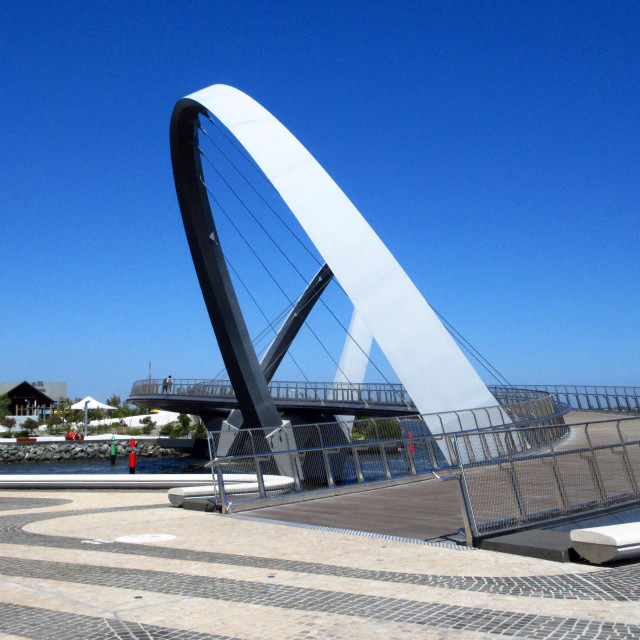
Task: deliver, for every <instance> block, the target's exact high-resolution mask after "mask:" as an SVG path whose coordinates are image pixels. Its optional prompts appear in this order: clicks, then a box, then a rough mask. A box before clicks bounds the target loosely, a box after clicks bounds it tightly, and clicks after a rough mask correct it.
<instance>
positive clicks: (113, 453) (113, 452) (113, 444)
mask: <svg viewBox="0 0 640 640" xmlns="http://www.w3.org/2000/svg"><path fill="white" fill-rule="evenodd" d="M117 451H118V449H117V447H116V434H115V433H114V434H112V436H111V464H115V463H116V453H117Z"/></svg>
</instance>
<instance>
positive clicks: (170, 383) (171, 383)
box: [167, 376, 173, 393]
mask: <svg viewBox="0 0 640 640" xmlns="http://www.w3.org/2000/svg"><path fill="white" fill-rule="evenodd" d="M172 386H173V380H172V379H171V376H169V377H168V378H167V392H168V393H171V387H172Z"/></svg>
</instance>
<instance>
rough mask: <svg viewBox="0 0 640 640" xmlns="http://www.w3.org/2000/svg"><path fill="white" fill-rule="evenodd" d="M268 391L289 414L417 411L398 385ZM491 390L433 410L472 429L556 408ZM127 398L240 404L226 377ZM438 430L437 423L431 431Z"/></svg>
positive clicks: (145, 389)
mask: <svg viewBox="0 0 640 640" xmlns="http://www.w3.org/2000/svg"><path fill="white" fill-rule="evenodd" d="M269 390H270V392H271V397H272V398H273V401H274V403H275V405H276V407H277V408H278V410H279V411H284V412H287V413H289V414H297V415H302V416H305V415H308V414H313V415H315V416H317V415H318V414H334V415H353V416H367V417H371V416H380V417H401V416H415V415H416V414H417V413H418V411H417V409H416V407H415V405H414V403H413V402H412V400H411V398H410V397H409V394H408V393H407V391H406V389H405V388H404V387H403V386H402V385H401V384H377V383H368V384H367V383H365V384H349V383H334V382H286V381H276V380H273V381H271V382H270V383H269ZM489 390H490V391H491V393H492V394H493V396H494V397H495V399H496V401H497V402H496V406H495V407H487V408H483V409H473V410H463V411H451V412H448V413H447V414H434V415H440V416H444V415H448V416H449V417H448V418H447V421H448V420H450V419H452V418H453V419H454V422H460V424H461V426H460V428H461V429H462V428H468V426H464V427H463V426H462V425H463V424H464V425H467V423H468V425H469V426H472V427H474V428H482V427H486V426H496V425H499V424H503V422H504V417H505V414H504V413H503V411H504V412H506V414H507V415H508V416H509V418H510V419H511V420H514V421H518V422H519V421H522V420H531V419H541V418H545V417H549V416H552V415H555V414H556V413H557V410H556V408H554V399H553V396H552V394H550V393H549V392H547V391H541V390H534V389H523V388H515V387H507V386H497V385H496V386H490V387H489ZM127 401H128V402H131V403H133V404H137V405H141V406H144V407H149V408H152V409H163V410H165V411H176V412H180V413H189V414H193V415H202V414H209V415H211V414H219V415H221V416H224V417H226V416H227V415H228V414H229V412H230V411H232V410H234V409H237V408H238V400H237V398H236V396H235V393H234V390H233V387H232V386H231V383H230V382H229V380H224V379H221V380H195V379H176V380H174V382H173V386H172V388H171V392H170V393H168V392H163V390H162V380H159V379H158V380H149V379H147V380H138V381H137V382H134V383H133V387H132V389H131V394H130V396H129V398H128V400H127ZM494 414H495V415H494ZM311 421H313V419H312V420H311ZM440 422H442V420H440ZM434 426H435V425H434ZM431 428H433V427H431ZM442 429H443V427H442V426H440V428H436V429H435V431H436V432H439V431H441V430H442Z"/></svg>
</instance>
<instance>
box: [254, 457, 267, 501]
mask: <svg viewBox="0 0 640 640" xmlns="http://www.w3.org/2000/svg"><path fill="white" fill-rule="evenodd" d="M253 461H254V464H255V468H256V479H257V481H258V491H259V492H260V497H261V498H266V497H267V492H266V490H265V488H264V478H263V477H262V465H261V464H260V457H259V456H255V455H254V457H253Z"/></svg>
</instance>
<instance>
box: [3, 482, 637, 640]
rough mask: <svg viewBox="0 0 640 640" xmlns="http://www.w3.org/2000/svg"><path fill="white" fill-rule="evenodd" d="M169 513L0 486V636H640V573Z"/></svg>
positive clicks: (102, 497) (126, 498) (149, 495)
mask: <svg viewBox="0 0 640 640" xmlns="http://www.w3.org/2000/svg"><path fill="white" fill-rule="evenodd" d="M167 505H168V502H167V496H166V492H165V491H151V492H110V491H103V492H95V491H88V490H85V491H56V492H54V491H49V492H45V491H22V492H20V491H3V492H1V493H0V509H1V511H0V544H1V547H2V554H1V559H0V574H1V575H2V576H3V579H2V595H1V598H0V602H1V603H0V638H3V639H9V638H11V639H16V638H34V639H37V640H72V639H76V638H77V639H82V640H102V639H104V640H117V639H123V640H124V639H127V640H129V639H132V638H137V639H146V640H150V639H153V640H160V639H164V640H174V639H175V640H178V639H180V640H222V639H229V638H234V639H245V640H253V639H255V640H257V639H267V638H274V639H276V638H277V639H283V640H287V639H291V640H293V639H300V640H303V639H329V638H330V639H335V640H341V639H347V638H349V639H352V638H363V639H376V638H380V639H382V638H385V639H400V638H411V637H415V638H438V639H440V640H445V639H447V640H448V639H453V638H456V639H458V638H459V639H469V640H472V639H476V640H479V639H480V638H495V637H497V636H503V637H515V638H536V639H540V640H542V639H544V638H553V639H558V640H560V639H561V638H566V639H567V640H568V639H572V638H594V639H595V638H598V639H600V638H637V637H639V636H640V608H639V607H638V599H639V598H640V579H639V578H640V565H635V564H628V565H625V566H616V567H612V568H596V567H589V566H585V565H567V564H556V563H551V562H548V561H543V560H535V559H531V558H523V557H518V556H511V555H504V554H498V553H493V552H488V551H480V550H468V549H466V548H465V547H461V546H456V545H455V544H454V543H452V542H451V543H448V542H438V543H435V544H429V543H424V542H422V543H420V542H418V541H408V540H401V539H398V538H397V536H381V535H375V536H374V535H370V536H369V535H363V534H362V533H359V534H356V533H349V532H344V531H341V532H338V531H335V530H330V529H327V528H326V527H324V528H322V527H317V528H314V527H311V526H309V525H299V524H298V525H297V526H292V525H288V524H284V523H277V522H269V521H260V520H258V519H256V518H253V517H246V516H242V515H225V516H223V515H219V514H214V513H203V512H198V511H190V510H183V509H175V508H171V507H169V506H167ZM425 518H428V512H427V513H425ZM123 538H124V540H123Z"/></svg>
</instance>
